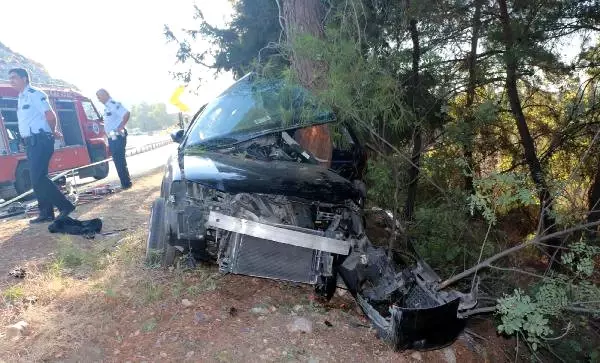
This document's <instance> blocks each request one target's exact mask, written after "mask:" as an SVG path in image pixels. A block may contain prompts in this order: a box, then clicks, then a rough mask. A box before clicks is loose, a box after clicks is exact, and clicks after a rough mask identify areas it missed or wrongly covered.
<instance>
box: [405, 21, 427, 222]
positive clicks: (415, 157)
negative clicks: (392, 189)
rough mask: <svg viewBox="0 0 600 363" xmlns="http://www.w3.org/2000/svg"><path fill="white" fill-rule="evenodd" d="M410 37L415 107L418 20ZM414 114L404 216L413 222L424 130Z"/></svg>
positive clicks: (419, 54) (418, 58)
mask: <svg viewBox="0 0 600 363" xmlns="http://www.w3.org/2000/svg"><path fill="white" fill-rule="evenodd" d="M409 30H410V37H411V39H412V44H413V51H412V75H411V79H410V84H409V94H410V97H409V99H411V100H412V104H413V105H415V104H416V103H417V102H418V101H417V97H418V94H419V91H418V90H419V63H420V61H421V46H420V43H419V30H418V29H417V20H416V19H411V20H410V23H409ZM413 113H414V115H415V118H416V119H417V122H416V125H415V129H414V133H413V151H412V157H411V161H412V165H410V166H409V168H408V178H409V179H408V180H409V184H408V193H407V196H406V205H405V207H404V216H405V218H406V220H408V221H412V220H413V219H414V217H415V211H414V210H415V203H416V201H417V189H418V186H419V168H420V164H421V149H422V148H423V137H422V128H421V126H420V125H419V120H418V119H419V118H420V115H419V113H420V112H419V110H418V109H416V107H413Z"/></svg>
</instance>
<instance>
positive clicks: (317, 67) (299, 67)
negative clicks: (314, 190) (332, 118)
mask: <svg viewBox="0 0 600 363" xmlns="http://www.w3.org/2000/svg"><path fill="white" fill-rule="evenodd" d="M324 16H325V8H324V7H323V5H322V3H321V1H320V0H284V1H283V17H284V19H285V29H286V34H287V41H288V44H289V45H290V46H291V48H292V59H291V63H292V67H293V68H294V70H295V71H296V74H297V75H298V79H299V80H300V83H302V85H303V86H305V87H307V88H308V89H311V90H321V89H323V88H324V87H325V86H326V84H325V72H326V70H327V65H326V64H325V63H323V62H318V61H315V60H314V59H311V58H309V57H304V56H301V55H299V54H298V52H296V51H294V49H295V44H294V43H295V40H296V38H297V37H298V36H300V35H303V34H307V35H311V36H313V37H316V38H323V37H324V30H323V24H322V20H323V18H324ZM294 138H295V139H296V141H297V142H298V143H299V144H300V145H301V146H302V147H303V148H304V149H306V150H307V151H309V152H311V153H312V154H313V155H314V156H315V157H316V158H318V159H319V162H320V163H321V164H322V165H324V166H330V165H331V157H332V152H333V145H332V142H331V134H330V130H329V127H328V126H327V125H319V126H313V127H307V128H303V129H300V130H298V131H296V133H295V135H294Z"/></svg>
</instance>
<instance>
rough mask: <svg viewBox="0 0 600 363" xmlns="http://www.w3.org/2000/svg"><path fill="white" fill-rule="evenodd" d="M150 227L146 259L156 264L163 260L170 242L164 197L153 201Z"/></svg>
mask: <svg viewBox="0 0 600 363" xmlns="http://www.w3.org/2000/svg"><path fill="white" fill-rule="evenodd" d="M149 227H150V229H149V231H148V239H147V241H146V261H147V262H148V263H150V264H156V263H158V262H161V260H162V258H161V257H162V256H161V255H162V253H163V250H164V249H165V244H168V243H167V234H166V223H165V200H164V198H157V199H156V200H155V201H154V203H152V210H151V212H150V222H149Z"/></svg>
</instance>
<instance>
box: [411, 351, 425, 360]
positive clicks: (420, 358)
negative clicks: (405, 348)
mask: <svg viewBox="0 0 600 363" xmlns="http://www.w3.org/2000/svg"><path fill="white" fill-rule="evenodd" d="M410 357H411V358H412V359H414V360H416V361H419V362H420V361H422V360H423V356H422V355H421V353H419V352H414V353H413V354H411V355H410Z"/></svg>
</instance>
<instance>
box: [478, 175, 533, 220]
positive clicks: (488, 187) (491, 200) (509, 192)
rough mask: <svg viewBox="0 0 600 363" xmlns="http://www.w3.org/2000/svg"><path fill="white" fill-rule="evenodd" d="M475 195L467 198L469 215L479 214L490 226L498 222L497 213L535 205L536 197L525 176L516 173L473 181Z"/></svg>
mask: <svg viewBox="0 0 600 363" xmlns="http://www.w3.org/2000/svg"><path fill="white" fill-rule="evenodd" d="M474 185H475V188H476V190H475V194H473V195H471V196H469V198H468V201H469V208H470V211H471V214H474V213H475V212H476V211H477V212H481V213H482V215H483V217H484V218H485V219H486V220H487V221H488V222H489V223H492V224H496V222H497V221H498V219H497V215H498V213H502V212H506V211H508V210H510V209H513V208H516V207H522V206H528V205H534V204H536V202H537V200H536V196H535V194H534V192H533V191H532V190H531V187H530V185H529V184H528V182H527V177H526V176H525V175H519V174H517V173H504V174H498V173H496V174H492V175H490V176H488V177H487V178H483V179H477V180H475V181H474Z"/></svg>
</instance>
